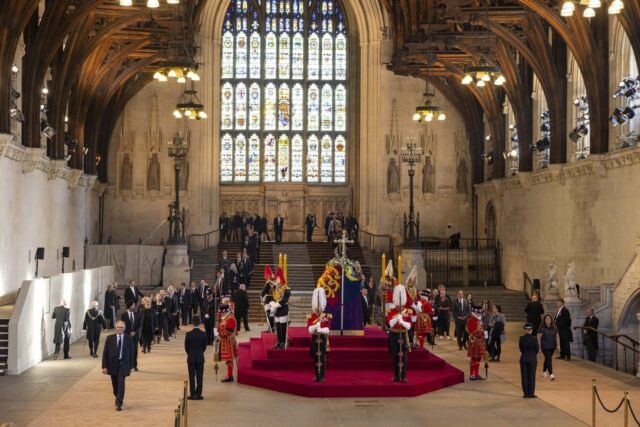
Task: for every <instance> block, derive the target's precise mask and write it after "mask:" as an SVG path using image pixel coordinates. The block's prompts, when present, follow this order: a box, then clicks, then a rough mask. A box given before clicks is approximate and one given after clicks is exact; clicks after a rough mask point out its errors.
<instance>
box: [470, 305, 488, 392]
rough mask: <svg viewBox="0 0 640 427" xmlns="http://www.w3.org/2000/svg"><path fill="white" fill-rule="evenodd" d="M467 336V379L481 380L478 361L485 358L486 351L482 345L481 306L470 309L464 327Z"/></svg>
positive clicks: (483, 344)
mask: <svg viewBox="0 0 640 427" xmlns="http://www.w3.org/2000/svg"><path fill="white" fill-rule="evenodd" d="M466 330H467V334H468V335H469V343H468V349H467V356H469V358H470V359H469V379H470V380H471V381H475V380H483V379H484V378H482V377H481V376H480V361H481V360H482V359H486V358H487V349H486V348H485V343H484V327H483V325H482V306H477V305H474V306H472V307H471V316H469V318H468V319H467V326H466Z"/></svg>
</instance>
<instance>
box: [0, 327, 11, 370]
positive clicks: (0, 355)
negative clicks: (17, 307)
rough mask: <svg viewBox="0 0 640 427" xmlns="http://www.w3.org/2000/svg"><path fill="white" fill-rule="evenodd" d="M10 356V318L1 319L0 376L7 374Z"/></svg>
mask: <svg viewBox="0 0 640 427" xmlns="http://www.w3.org/2000/svg"><path fill="white" fill-rule="evenodd" d="M8 358H9V319H0V376H4V375H7V368H8V366H7V364H8Z"/></svg>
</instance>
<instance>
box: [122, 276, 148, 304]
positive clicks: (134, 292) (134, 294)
mask: <svg viewBox="0 0 640 427" xmlns="http://www.w3.org/2000/svg"><path fill="white" fill-rule="evenodd" d="M138 297H144V295H143V294H142V292H140V289H138V287H137V286H136V282H135V280H130V281H129V287H128V288H127V289H125V290H124V306H125V307H129V306H130V305H131V302H135V303H136V305H138Z"/></svg>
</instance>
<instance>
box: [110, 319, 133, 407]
mask: <svg viewBox="0 0 640 427" xmlns="http://www.w3.org/2000/svg"><path fill="white" fill-rule="evenodd" d="M124 331H125V324H124V322H123V321H122V320H120V321H118V322H117V323H116V333H115V334H112V335H109V336H108V337H107V340H106V341H105V343H104V350H103V351H102V373H103V374H104V375H110V376H111V385H112V386H113V395H114V396H115V397H116V411H122V403H123V402H124V388H125V378H126V377H128V376H129V375H130V374H131V367H132V366H133V350H134V344H133V339H132V338H131V336H130V335H127V334H125V333H124Z"/></svg>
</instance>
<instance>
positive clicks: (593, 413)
mask: <svg viewBox="0 0 640 427" xmlns="http://www.w3.org/2000/svg"><path fill="white" fill-rule="evenodd" d="M591 427H596V379H595V378H593V379H592V380H591Z"/></svg>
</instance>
